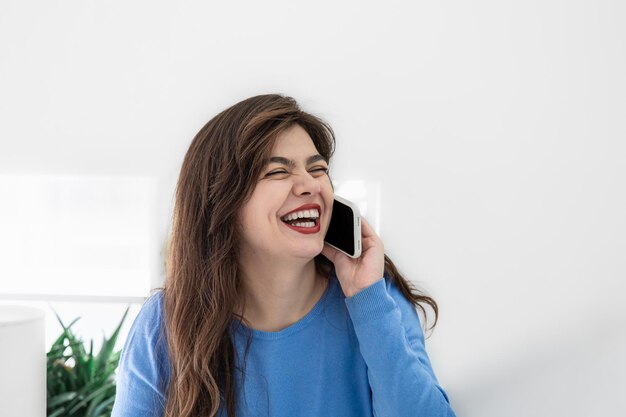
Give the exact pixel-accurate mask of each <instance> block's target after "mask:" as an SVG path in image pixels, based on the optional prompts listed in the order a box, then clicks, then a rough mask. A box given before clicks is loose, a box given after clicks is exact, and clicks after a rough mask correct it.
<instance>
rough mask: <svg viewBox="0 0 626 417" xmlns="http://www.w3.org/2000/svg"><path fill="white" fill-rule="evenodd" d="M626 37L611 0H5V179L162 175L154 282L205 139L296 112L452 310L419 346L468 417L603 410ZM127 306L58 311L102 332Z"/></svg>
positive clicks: (621, 172) (616, 408) (5, 200)
mask: <svg viewBox="0 0 626 417" xmlns="http://www.w3.org/2000/svg"><path fill="white" fill-rule="evenodd" d="M624 21H626V6H625V3H624V2H619V1H608V0H595V1H592V0H584V1H556V0H541V1H538V0H531V1H517V2H513V1H510V0H508V1H485V0H477V1H472V2H464V1H447V2H419V3H416V2H408V1H407V2H398V1H386V2H358V1H344V2H328V1H316V2H306V3H304V2H303V3H299V2H294V1H262V2H259V1H237V2H219V3H218V2H207V1H203V2H173V1H172V2H158V1H117V0H116V1H106V2H105V1H100V2H97V1H78V0H75V1H47V0H46V1H44V0H36V1H29V0H20V1H15V0H3V2H2V3H1V4H0V174H3V175H7V176H8V175H10V176H18V177H19V176H25V175H39V176H50V177H53V176H72V177H77V178H93V177H96V178H102V177H109V176H121V177H137V178H144V179H146V178H147V179H149V180H150V181H151V183H152V184H155V186H154V194H153V198H154V200H153V201H154V204H153V205H152V206H151V208H148V209H146V210H147V212H146V213H145V216H152V217H151V218H152V233H154V236H153V238H152V240H151V241H150V242H149V243H148V244H147V245H148V246H149V248H148V250H149V251H150V253H151V255H150V257H149V259H150V260H149V262H151V264H150V266H149V270H150V271H152V275H151V276H150V278H149V280H150V283H149V285H148V286H149V287H151V288H152V287H155V286H157V285H159V284H160V279H161V278H162V276H161V272H160V269H159V265H158V261H159V248H160V247H161V244H162V242H163V239H164V237H165V235H166V233H167V228H168V226H169V220H170V210H171V202H172V198H173V191H174V186H175V181H176V177H177V175H178V171H179V169H180V164H181V162H182V158H183V156H184V153H185V151H186V149H187V147H188V146H189V144H190V142H191V139H192V138H193V136H194V135H195V133H196V132H197V131H198V130H199V129H200V127H201V126H202V125H203V124H204V123H205V122H206V121H208V120H209V119H210V118H211V117H213V116H214V115H215V114H216V113H218V112H219V111H221V110H223V109H224V108H226V107H228V106H230V105H232V104H234V103H236V102H237V101H239V100H242V99H244V98H247V97H249V96H252V95H256V94H263V93H272V92H278V93H284V94H287V95H291V96H293V97H295V98H296V99H297V100H298V101H299V102H300V103H301V105H302V107H303V108H304V109H305V110H307V111H310V112H312V113H315V114H317V115H318V116H320V117H322V118H324V119H325V120H327V121H328V122H329V123H330V124H331V125H332V126H333V128H334V129H335V132H336V134H337V140H338V147H337V153H336V157H335V159H334V163H333V164H334V165H333V168H332V175H333V178H334V179H335V180H336V181H348V180H362V181H370V182H372V183H377V184H379V185H380V201H379V203H380V205H379V208H378V210H379V212H378V213H377V214H376V215H377V216H378V217H379V220H380V223H379V230H380V234H381V237H382V238H383V241H384V243H385V247H386V249H387V253H388V254H389V255H390V256H391V257H392V259H394V260H395V261H396V263H397V265H398V266H399V267H400V269H401V271H402V272H404V273H405V275H406V276H408V277H409V278H410V279H412V280H413V281H414V282H415V283H416V285H418V287H419V288H421V289H422V290H424V291H426V292H427V293H428V294H430V295H431V296H433V297H434V298H435V299H436V300H437V302H438V303H439V307H440V318H439V322H438V324H437V327H436V329H435V331H434V333H433V334H432V336H431V337H430V338H429V339H428V340H427V349H428V351H429V353H430V356H431V360H432V362H433V366H434V369H435V372H436V373H437V375H438V377H439V380H440V382H441V384H442V385H443V387H444V388H445V389H446V391H447V392H448V394H449V395H450V398H451V402H452V405H453V407H454V408H455V410H456V412H457V414H458V415H459V416H475V417H491V416H493V417H496V416H531V415H532V416H552V415H567V416H598V415H604V414H613V415H614V414H616V413H619V412H623V410H624V409H626V399H625V398H626V397H624V395H623V393H624V392H626V384H625V383H624V377H623V375H624V374H625V373H626V360H625V359H623V355H624V352H626V336H624V334H625V333H626V332H624V329H626V307H624V295H623V293H624V290H625V289H626V284H625V283H624V279H625V278H626V256H624V255H625V253H626V237H625V236H626V220H625V215H624V213H626V195H625V193H624V189H625V188H626V187H625V185H626V184H625V182H626V181H625V178H626V164H625V163H624V161H625V157H626V145H625V144H624V138H625V137H626V123H625V120H626V118H625V117H624V116H625V115H626V81H625V79H626V78H625V77H624V74H626V30H625V29H624V24H623V23H624ZM148 197H149V196H148ZM149 198H152V197H149ZM20 201H22V200H20V197H19V196H17V195H14V194H11V193H4V194H2V195H0V205H1V206H4V207H5V209H4V211H2V213H5V215H6V213H7V212H8V209H7V208H6V207H8V206H12V205H13V204H20ZM4 222H5V223H7V222H8V220H6V219H5V220H4ZM0 239H4V241H3V245H4V246H3V247H7V246H6V245H7V244H6V242H7V239H19V238H17V237H8V236H7V235H6V234H4V235H2V237H1V238H0ZM42 239H51V238H44V237H42ZM47 241H48V240H47ZM6 254H7V252H6V251H3V253H0V257H2V256H7V255H6ZM5 262H6V259H3V260H2V261H1V263H2V264H5ZM31 262H32V263H33V265H37V266H38V267H40V268H44V269H45V268H46V265H45V263H44V264H42V262H41V261H40V260H39V259H38V258H36V257H33V259H32V260H31ZM13 275H14V274H12V273H8V272H4V271H2V270H0V279H1V280H2V283H3V284H2V285H4V284H6V283H7V282H10V281H11V280H12V279H14V278H13ZM42 279H45V277H42ZM85 279H87V280H88V279H90V278H89V277H86V278H85ZM144 280H145V278H144ZM144 284H145V282H142V283H139V284H136V285H137V288H139V287H141V286H142V285H144ZM99 285H101V284H98V283H95V282H94V286H95V287H98V286H99ZM129 285H130V286H131V287H132V285H131V284H129ZM133 285H135V284H133ZM6 287H8V285H5V287H4V288H6ZM98 288H99V287H98ZM133 288H135V287H133ZM66 290H67V289H66ZM33 291H34V292H36V289H33ZM58 292H59V293H67V291H63V289H62V288H60V289H59V291H58ZM128 295H129V296H131V295H135V294H128ZM59 300H61V299H59ZM118 301H122V302H120V303H117V304H116V303H103V302H98V303H96V304H94V302H87V303H75V302H71V301H63V302H61V301H58V302H57V304H56V308H57V310H58V311H60V312H61V313H62V314H64V315H65V316H66V317H68V319H67V321H68V322H69V321H70V318H72V317H74V316H76V315H79V314H82V315H83V318H82V319H81V321H85V322H88V323H89V322H90V321H91V324H90V326H92V328H93V327H97V328H98V329H103V330H104V331H105V333H109V332H110V330H111V329H112V328H113V327H114V325H115V323H117V321H118V319H119V317H120V316H121V312H122V311H123V309H124V308H125V304H124V303H123V301H124V299H120V300H118ZM3 302H6V303H10V302H20V300H17V299H10V297H8V296H5V301H3ZM21 303H22V304H26V303H34V304H36V303H37V301H33V300H30V301H28V300H26V301H25V302H21ZM136 308H137V306H136V305H135V307H134V310H133V314H136ZM95 310H97V312H95ZM90 311H94V312H93V313H90ZM96 317H99V318H101V321H97V322H96V321H94V320H95V318H96ZM105 319H106V320H105ZM49 322H51V323H52V324H54V322H53V321H50V320H49ZM52 324H51V325H52ZM429 324H430V322H429ZM86 326H88V324H86ZM57 330H58V329H57Z"/></svg>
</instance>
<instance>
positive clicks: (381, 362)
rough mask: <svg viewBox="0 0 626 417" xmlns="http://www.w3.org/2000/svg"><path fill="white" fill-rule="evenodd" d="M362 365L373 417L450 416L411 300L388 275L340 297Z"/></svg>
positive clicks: (448, 406) (446, 400) (449, 407)
mask: <svg viewBox="0 0 626 417" xmlns="http://www.w3.org/2000/svg"><path fill="white" fill-rule="evenodd" d="M345 302H346V306H347V309H348V312H349V314H350V318H351V319H352V323H353V325H354V330H355V332H356V335H357V338H358V341H359V348H360V350H361V355H362V356H363V358H364V359H365V363H366V364H367V368H368V370H367V375H368V378H369V383H370V388H371V390H372V406H373V410H374V415H375V416H377V417H415V416H423V417H431V416H433V417H434V416H437V417H452V416H455V413H454V411H453V410H452V407H451V406H450V403H449V400H448V396H447V395H446V393H445V391H444V390H443V389H442V388H441V386H440V385H439V382H438V381H437V378H436V376H435V373H434V372H433V369H432V366H431V364H430V359H429V358H428V354H427V353H426V349H425V345H424V334H423V332H422V327H421V324H420V319H419V316H418V314H417V311H416V310H415V308H414V306H413V304H411V303H410V302H409V301H408V300H407V299H406V298H405V297H404V295H403V294H402V292H400V290H399V288H398V287H397V286H396V284H395V283H392V282H391V280H390V279H389V278H386V277H385V278H381V279H380V280H379V281H377V282H375V283H374V284H372V285H370V286H369V287H367V288H365V289H363V290H361V291H359V292H358V293H356V294H354V295H353V296H352V297H347V298H346V299H345Z"/></svg>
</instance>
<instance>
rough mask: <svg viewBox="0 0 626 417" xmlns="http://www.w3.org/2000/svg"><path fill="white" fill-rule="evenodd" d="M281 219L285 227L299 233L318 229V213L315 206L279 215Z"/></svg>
mask: <svg viewBox="0 0 626 417" xmlns="http://www.w3.org/2000/svg"><path fill="white" fill-rule="evenodd" d="M281 220H282V222H283V223H285V225H287V227H289V228H290V229H292V230H295V231H297V232H299V233H304V234H308V233H317V232H319V230H320V213H319V210H318V209H316V208H314V209H310V210H300V211H295V212H292V213H289V214H287V215H285V216H283V217H281Z"/></svg>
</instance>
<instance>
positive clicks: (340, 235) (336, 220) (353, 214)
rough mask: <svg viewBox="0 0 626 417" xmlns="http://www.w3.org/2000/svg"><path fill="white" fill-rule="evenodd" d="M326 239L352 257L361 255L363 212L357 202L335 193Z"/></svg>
mask: <svg viewBox="0 0 626 417" xmlns="http://www.w3.org/2000/svg"><path fill="white" fill-rule="evenodd" d="M324 241H325V242H326V243H328V244H329V245H330V246H332V247H333V248H335V249H338V250H340V251H341V252H343V253H345V254H346V255H348V256H349V257H351V258H358V257H359V256H361V214H360V212H359V208H358V207H357V206H356V204H354V203H353V202H351V201H348V200H346V199H345V198H342V197H339V196H338V195H335V201H334V202H333V214H332V216H331V218H330V226H328V231H327V232H326V236H325V237H324Z"/></svg>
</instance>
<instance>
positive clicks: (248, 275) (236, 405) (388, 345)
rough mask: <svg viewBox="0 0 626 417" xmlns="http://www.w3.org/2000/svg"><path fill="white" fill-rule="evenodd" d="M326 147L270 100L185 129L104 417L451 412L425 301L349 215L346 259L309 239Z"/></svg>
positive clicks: (310, 119) (320, 204)
mask: <svg viewBox="0 0 626 417" xmlns="http://www.w3.org/2000/svg"><path fill="white" fill-rule="evenodd" d="M334 144H335V141H334V134H333V131H332V129H331V128H330V126H328V125H327V124H326V123H324V122H323V121H321V120H320V119H318V118H317V117H315V116H313V115H310V114H308V113H305V112H303V111H301V110H300V108H299V106H298V104H297V103H296V102H295V101H294V100H293V99H292V98H290V97H284V96H282V95H276V94H269V95H259V96H255V97H251V98H249V99H247V100H243V101H241V102H240V103H237V104H235V105H234V106H232V107H230V108H228V109H226V110H224V111H223V112H221V113H220V114H218V115H217V116H215V117H214V118H213V119H212V120H210V121H209V122H208V123H207V124H206V125H205V126H204V127H203V128H202V129H201V130H200V132H199V133H198V134H197V135H196V137H195V138H194V140H193V142H192V143H191V146H190V147H189V150H188V152H187V154H186V156H185V159H184V161H183V165H182V169H181V173H180V177H179V180H178V184H177V189H176V201H175V207H174V216H173V226H172V234H171V240H170V244H169V248H168V257H167V262H166V264H167V267H166V270H167V278H166V282H165V285H164V288H163V289H161V290H160V291H158V292H157V293H156V294H154V295H153V296H151V297H150V298H149V299H148V300H147V301H146V302H145V304H144V305H143V307H142V309H141V312H140V313H139V315H138V316H137V318H136V319H135V322H134V323H133V325H132V327H131V330H130V334H129V336H128V339H127V341H126V344H125V346H124V349H123V351H122V356H121V359H120V366H119V370H118V383H117V397H116V400H115V405H114V408H113V417H126V416H132V417H134V416H149V415H150V416H168V417H174V416H175V417H192V416H194V417H196V416H226V415H227V416H229V417H236V416H240V417H246V416H268V417H270V416H271V417H279V416H341V417H350V416H372V415H374V414H375V415H377V416H390V417H391V416H393V417H402V416H454V412H453V411H452V408H451V407H450V405H449V401H448V397H447V395H446V393H445V392H444V390H443V389H442V388H441V387H440V386H439V383H438V381H437V378H436V377H435V374H434V372H433V369H432V367H431V364H430V360H429V358H428V355H427V353H426V351H425V348H424V336H423V333H422V329H421V324H420V320H419V317H418V315H417V313H416V310H415V308H414V307H415V306H417V307H419V308H420V309H421V310H422V311H423V312H424V315H425V310H424V308H423V307H422V306H421V305H420V304H419V302H423V303H426V304H428V305H430V306H431V307H432V308H433V310H434V312H435V324H436V322H437V313H438V310H437V304H436V303H435V301H434V300H433V299H431V298H430V297H427V296H424V295H420V294H418V293H417V291H415V290H414V289H412V286H411V284H410V282H409V281H407V280H406V279H404V278H403V277H402V276H401V275H400V273H399V272H398V270H397V269H396V267H395V266H394V264H393V262H391V260H390V259H389V258H388V257H386V256H385V254H384V248H383V243H382V242H381V240H380V238H379V237H378V236H377V235H376V233H375V232H374V231H373V229H372V228H371V227H370V225H369V224H368V223H367V221H366V220H365V219H363V222H362V229H363V231H362V234H363V236H362V246H363V248H362V255H361V257H360V258H358V259H352V258H349V257H347V256H345V255H344V254H343V253H340V252H338V251H337V250H335V249H333V248H331V247H330V246H328V245H325V244H324V236H325V233H326V230H327V229H328V225H329V223H330V217H331V210H332V204H333V186H332V183H331V181H330V178H329V176H328V167H329V165H328V164H329V161H330V158H331V156H332V154H333V151H334ZM294 213H295V215H294ZM296 216H298V217H300V218H302V217H304V219H296V218H294V217H296ZM433 327H434V324H433Z"/></svg>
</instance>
